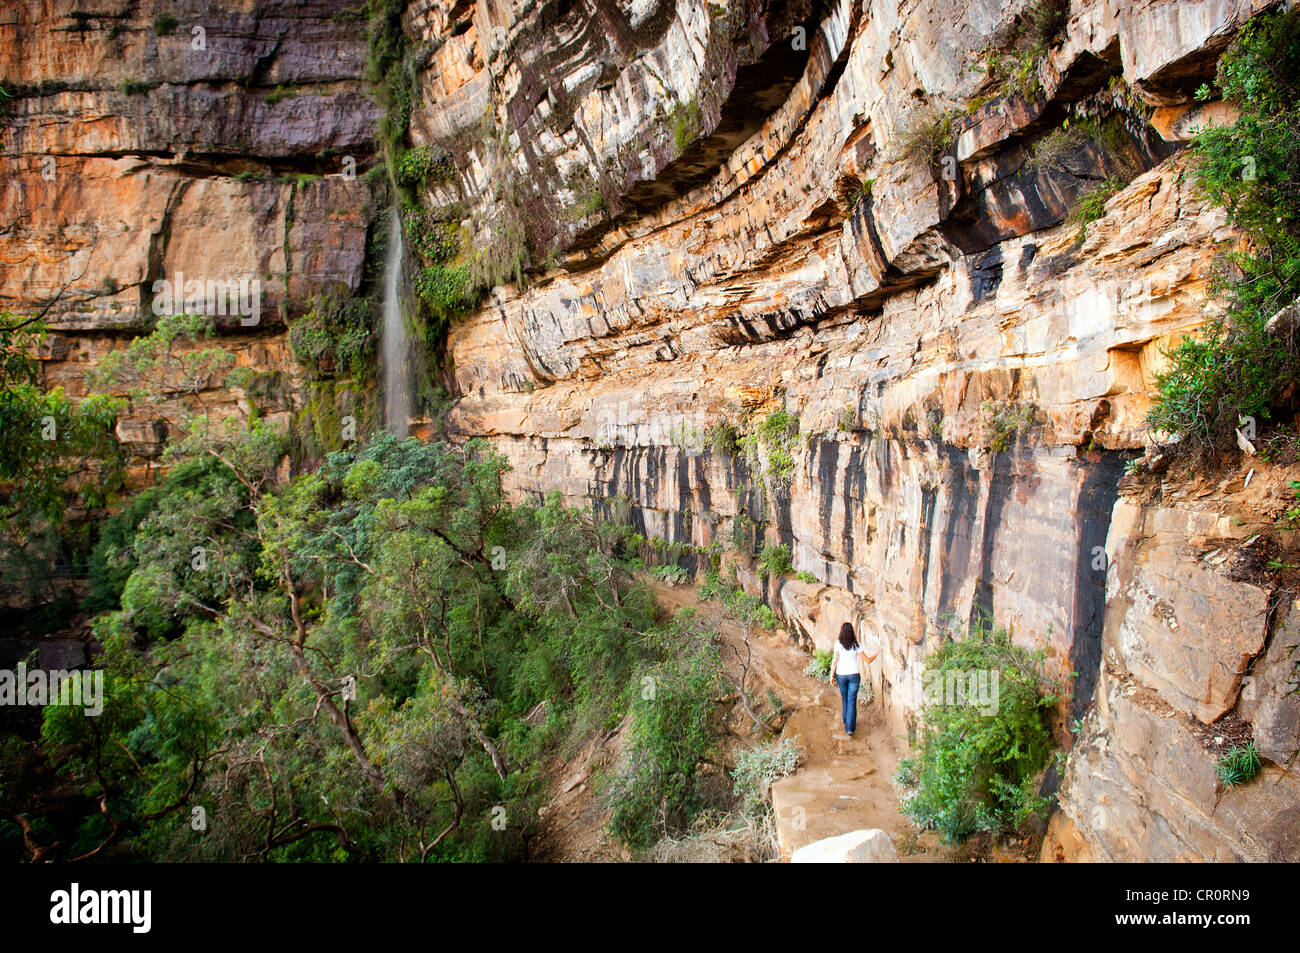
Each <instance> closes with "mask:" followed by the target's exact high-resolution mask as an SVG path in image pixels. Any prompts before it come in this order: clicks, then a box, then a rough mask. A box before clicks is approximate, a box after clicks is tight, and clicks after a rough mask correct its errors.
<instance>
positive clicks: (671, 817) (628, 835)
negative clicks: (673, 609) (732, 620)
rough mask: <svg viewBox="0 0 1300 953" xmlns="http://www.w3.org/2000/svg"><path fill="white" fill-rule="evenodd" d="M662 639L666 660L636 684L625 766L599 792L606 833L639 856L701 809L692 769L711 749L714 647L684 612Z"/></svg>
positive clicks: (716, 686)
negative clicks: (603, 793) (605, 807)
mask: <svg viewBox="0 0 1300 953" xmlns="http://www.w3.org/2000/svg"><path fill="white" fill-rule="evenodd" d="M666 635H667V638H666V640H665V642H666V643H667V644H668V645H670V646H671V648H669V649H668V650H667V651H668V657H667V658H666V659H664V660H663V661H661V662H658V663H656V664H652V665H649V666H647V667H645V668H643V669H642V670H641V675H640V677H639V678H638V679H637V680H636V683H637V684H638V685H639V686H641V691H640V692H639V694H638V695H637V697H636V700H635V701H634V702H633V703H632V723H631V726H630V728H629V732H628V739H629V746H628V750H627V754H626V757H625V768H624V771H623V773H622V774H621V775H620V776H619V777H618V778H616V779H615V780H614V781H613V782H612V783H611V785H610V788H609V790H608V792H607V797H608V801H609V803H612V804H613V805H614V812H613V814H612V816H611V818H610V830H611V831H612V832H613V833H614V835H615V836H617V837H618V838H619V839H620V840H621V841H623V843H625V844H627V845H628V846H630V847H633V848H636V849H641V850H644V849H646V848H648V847H650V846H651V845H652V844H653V843H654V842H655V840H657V839H658V837H659V836H660V835H662V834H665V833H668V832H670V831H672V830H679V829H682V828H684V827H686V826H687V825H688V824H689V822H690V819H691V817H692V816H693V815H694V814H695V813H696V812H697V811H698V810H699V809H700V808H702V807H704V806H705V805H704V798H703V792H702V791H701V789H700V784H699V781H700V774H699V769H700V765H701V764H702V763H703V761H704V760H705V759H706V758H707V757H708V755H709V753H710V752H711V751H712V749H713V745H714V733H713V731H712V729H711V728H710V724H709V722H710V719H711V715H712V711H713V705H714V701H713V700H714V698H715V696H716V695H717V693H718V691H719V690H720V687H721V680H720V673H721V663H720V661H719V658H718V653H717V649H716V647H715V646H714V644H713V641H712V639H711V638H710V637H708V635H707V634H705V633H704V632H703V631H702V630H701V629H700V628H699V624H698V622H697V621H696V618H695V616H694V614H693V613H692V612H690V611H689V610H684V611H683V612H679V613H678V614H677V615H676V616H675V617H674V618H673V621H672V623H671V624H670V626H669V628H668V630H667V633H666ZM647 686H648V687H649V690H648V689H647Z"/></svg>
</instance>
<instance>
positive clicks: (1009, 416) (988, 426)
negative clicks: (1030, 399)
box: [980, 400, 1037, 453]
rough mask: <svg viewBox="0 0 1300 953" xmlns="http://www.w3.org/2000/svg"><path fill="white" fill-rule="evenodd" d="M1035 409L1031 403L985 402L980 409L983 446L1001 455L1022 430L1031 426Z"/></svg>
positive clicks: (1012, 401)
mask: <svg viewBox="0 0 1300 953" xmlns="http://www.w3.org/2000/svg"><path fill="white" fill-rule="evenodd" d="M1036 415H1037V409H1036V408H1035V406H1034V405H1033V404H1032V403H1025V402H1020V401H1014V400H986V401H985V402H984V404H983V406H982V407H981V408H980V417H981V420H982V422H983V425H984V445H985V447H986V448H987V449H989V450H992V451H994V452H996V453H1001V452H1002V451H1003V450H1005V449H1007V447H1008V446H1010V445H1011V441H1012V440H1014V439H1015V438H1016V437H1017V436H1018V435H1019V434H1020V432H1021V431H1022V430H1025V429H1027V428H1029V427H1031V426H1033V423H1034V418H1035V417H1036Z"/></svg>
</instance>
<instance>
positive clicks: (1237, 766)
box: [1214, 741, 1264, 788]
mask: <svg viewBox="0 0 1300 953" xmlns="http://www.w3.org/2000/svg"><path fill="white" fill-rule="evenodd" d="M1263 766H1264V763H1263V761H1261V760H1260V757H1259V749H1258V748H1256V747H1255V742H1253V741H1251V742H1248V743H1247V744H1244V745H1237V746H1236V747H1233V748H1230V749H1228V751H1226V752H1225V753H1224V755H1223V757H1222V758H1220V759H1219V763H1218V764H1216V765H1215V767H1214V771H1215V774H1217V775H1218V777H1219V783H1220V784H1222V785H1223V786H1224V787H1225V788H1235V787H1238V786H1239V785H1242V784H1245V783H1246V782H1248V781H1250V780H1252V779H1253V778H1254V777H1255V775H1257V774H1259V771H1260V769H1261V768H1262V767H1263Z"/></svg>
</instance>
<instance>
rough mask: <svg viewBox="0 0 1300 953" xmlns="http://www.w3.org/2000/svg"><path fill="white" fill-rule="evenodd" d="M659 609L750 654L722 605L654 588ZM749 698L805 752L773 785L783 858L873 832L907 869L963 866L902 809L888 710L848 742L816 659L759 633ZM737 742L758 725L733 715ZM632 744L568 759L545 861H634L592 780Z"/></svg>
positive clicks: (597, 747) (870, 710)
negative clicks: (812, 670)
mask: <svg viewBox="0 0 1300 953" xmlns="http://www.w3.org/2000/svg"><path fill="white" fill-rule="evenodd" d="M654 589H655V594H656V596H657V598H658V600H659V604H660V606H661V607H662V608H663V609H664V610H665V611H666V612H667V613H668V614H670V615H672V614H676V613H677V612H678V611H679V610H681V609H684V608H693V609H695V610H696V611H697V612H698V613H699V614H700V616H701V617H702V618H703V619H704V620H705V621H706V623H707V624H708V626H709V627H710V628H716V629H717V631H718V632H719V633H720V634H721V635H722V639H723V643H724V646H729V647H735V648H738V649H740V650H741V651H742V652H743V650H744V649H743V646H744V632H743V630H742V628H741V627H740V626H738V625H737V624H736V623H735V622H734V621H732V620H731V619H730V618H728V617H727V615H726V614H725V613H724V612H723V610H722V608H721V606H719V605H717V604H716V603H712V602H703V601H701V600H700V598H699V592H698V590H697V589H696V587H694V586H670V585H668V584H666V583H662V582H658V581H655V582H654ZM749 642H750V647H751V648H752V650H753V659H752V663H751V668H750V673H749V681H748V683H747V687H748V688H749V690H750V694H751V695H752V696H753V697H754V698H755V699H758V700H762V705H761V707H762V708H763V710H764V713H765V714H766V715H768V716H771V715H772V714H773V711H772V705H771V701H770V696H769V695H768V691H769V690H770V691H771V692H772V693H773V694H774V695H775V696H776V697H777V698H779V699H780V702H781V706H782V709H783V711H782V716H783V717H784V722H783V724H782V730H781V737H782V738H797V739H798V741H797V744H798V745H799V748H800V750H801V752H802V754H803V757H802V760H801V763H800V767H799V770H798V771H796V772H795V773H794V774H793V775H791V776H790V777H788V778H784V779H782V780H781V781H778V782H777V783H776V784H775V785H773V789H772V804H773V808H774V813H775V815H776V827H777V837H778V840H779V843H780V848H781V859H782V860H788V859H789V858H790V855H791V854H792V853H793V852H794V851H796V850H798V849H799V848H800V847H802V846H804V845H805V844H810V843H812V842H813V841H816V840H820V839H822V838H824V837H834V836H835V835H837V834H846V833H848V832H849V831H855V830H860V829H866V828H880V829H881V830H884V831H886V832H887V833H888V834H889V835H890V837H891V839H892V840H893V842H894V846H895V848H896V849H897V850H898V854H899V858H900V859H901V860H903V861H904V862H917V861H921V862H924V861H949V860H959V859H961V858H960V857H958V856H954V852H953V851H951V850H949V849H947V848H944V847H942V846H941V845H940V844H939V842H938V839H937V837H936V836H935V835H933V834H925V835H920V836H918V834H917V833H916V831H915V829H914V828H913V827H912V825H911V824H910V823H909V822H908V821H907V819H906V818H904V817H903V816H902V815H901V814H900V813H899V811H898V797H897V795H896V794H895V792H894V788H893V784H892V783H891V781H890V779H891V778H892V777H893V774H894V769H895V767H896V766H897V764H898V757H899V754H898V752H899V749H900V747H906V746H905V745H900V744H899V742H898V739H895V738H894V737H893V736H892V735H891V734H890V733H889V729H888V728H887V727H886V724H885V719H884V717H883V716H882V714H881V711H880V707H879V702H878V701H873V702H870V703H866V702H859V705H858V725H857V731H856V732H855V737H854V738H853V739H851V740H850V739H847V738H845V737H844V727H843V725H842V724H841V723H840V697H839V692H838V691H837V690H836V688H835V685H834V683H833V682H829V681H821V682H819V681H816V680H814V679H812V678H809V677H808V676H807V675H804V673H803V669H804V666H806V665H807V664H808V660H809V656H808V654H807V653H806V652H804V651H802V650H800V649H799V648H798V647H797V646H796V645H795V644H794V642H792V641H791V639H790V638H789V636H787V635H786V634H785V633H767V632H760V631H755V632H753V633H751V634H750V639H749ZM723 655H724V664H726V665H727V667H728V669H730V670H732V671H733V673H734V672H735V670H736V668H737V663H736V657H735V655H733V654H732V653H731V652H729V651H726V650H725V649H724V653H723ZM734 714H735V717H734V719H733V724H732V726H731V735H730V737H729V742H728V743H729V744H733V745H750V744H753V743H754V742H755V741H756V740H757V738H756V737H752V735H753V732H751V731H750V722H749V721H748V719H746V718H745V717H744V716H743V715H742V714H739V706H737V708H736V712H735V713H734ZM622 743H623V738H622V732H621V730H619V729H616V730H614V731H611V732H609V733H607V734H605V735H603V736H601V737H599V738H594V739H592V740H591V741H589V742H588V743H587V745H586V746H584V748H583V749H582V751H581V752H579V753H578V754H577V756H576V757H572V758H570V759H568V763H567V764H566V765H565V766H564V768H563V769H562V771H561V772H560V774H559V780H557V782H556V784H555V787H554V789H553V790H552V797H551V801H550V803H549V804H548V805H547V806H546V807H545V808H543V812H542V827H543V833H542V836H541V837H540V838H539V839H538V851H537V854H536V855H535V857H534V859H537V860H545V861H585V862H591V861H623V860H628V859H630V855H629V853H628V852H627V851H626V850H625V849H623V848H622V847H621V846H620V845H619V844H617V842H615V841H614V839H613V838H612V837H610V836H609V834H607V833H606V831H605V826H606V824H607V823H608V820H609V816H608V811H605V810H603V809H602V808H601V807H600V806H599V802H598V799H597V798H596V797H595V792H594V790H593V789H592V783H591V775H592V773H593V772H594V771H597V770H600V769H602V768H605V767H608V766H609V765H611V764H613V763H614V761H615V760H617V757H618V752H619V751H620V750H621V748H622Z"/></svg>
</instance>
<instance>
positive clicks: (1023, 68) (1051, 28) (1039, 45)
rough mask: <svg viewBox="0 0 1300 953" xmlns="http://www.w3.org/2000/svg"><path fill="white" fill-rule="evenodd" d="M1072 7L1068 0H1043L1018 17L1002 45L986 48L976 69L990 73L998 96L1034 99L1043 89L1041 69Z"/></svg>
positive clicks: (989, 75)
mask: <svg viewBox="0 0 1300 953" xmlns="http://www.w3.org/2000/svg"><path fill="white" fill-rule="evenodd" d="M1068 8H1069V4H1068V2H1067V0H1039V2H1038V3H1035V4H1033V5H1032V6H1030V7H1028V8H1027V9H1026V10H1025V11H1024V12H1023V13H1021V14H1020V15H1019V16H1018V17H1017V18H1016V21H1015V23H1014V25H1013V27H1012V30H1011V33H1010V35H1009V36H1008V37H1007V39H1006V40H1005V41H1004V42H1003V43H1002V44H1001V45H1000V46H999V47H998V48H996V49H995V48H992V47H986V48H985V50H984V52H983V54H982V61H981V63H980V64H979V65H978V66H977V67H976V68H977V69H980V70H982V71H983V72H984V73H986V74H987V75H988V78H989V81H990V83H991V84H992V85H993V88H994V91H995V92H994V95H1003V96H1005V95H1008V94H1012V93H1014V94H1016V95H1019V96H1022V97H1024V98H1025V99H1033V98H1034V97H1035V96H1037V95H1038V94H1039V93H1040V92H1042V83H1041V82H1040V81H1039V79H1038V69H1039V66H1040V65H1041V64H1042V62H1043V60H1044V59H1045V58H1046V57H1047V53H1048V50H1050V49H1051V46H1052V42H1053V41H1054V40H1055V39H1056V36H1057V34H1058V33H1060V31H1061V29H1062V28H1063V27H1064V26H1065V20H1066V14H1067V12H1068Z"/></svg>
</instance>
